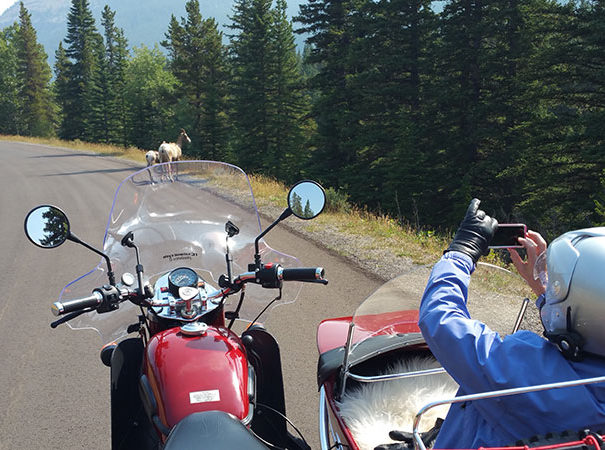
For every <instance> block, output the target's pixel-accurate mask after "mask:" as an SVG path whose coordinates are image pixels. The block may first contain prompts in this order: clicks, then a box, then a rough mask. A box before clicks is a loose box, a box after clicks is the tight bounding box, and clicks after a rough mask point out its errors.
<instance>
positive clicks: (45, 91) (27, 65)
mask: <svg viewBox="0 0 605 450" xmlns="http://www.w3.org/2000/svg"><path fill="white" fill-rule="evenodd" d="M19 5H20V6H19V8H20V9H19V28H18V30H17V33H16V35H15V43H16V47H17V77H18V80H19V98H20V102H19V112H18V117H19V121H20V127H19V128H20V130H19V131H20V133H21V134H23V135H26V136H50V135H52V134H54V120H53V118H54V104H53V98H52V95H51V91H50V78H51V71H50V67H49V66H48V63H47V62H46V53H45V52H44V48H43V47H42V45H41V44H39V43H38V40H37V37H36V30H35V29H34V27H33V25H32V23H31V14H30V13H29V12H28V11H27V9H26V8H25V6H24V5H23V2H20V4H19Z"/></svg>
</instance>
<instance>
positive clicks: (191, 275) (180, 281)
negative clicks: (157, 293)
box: [168, 267, 198, 298]
mask: <svg viewBox="0 0 605 450" xmlns="http://www.w3.org/2000/svg"><path fill="white" fill-rule="evenodd" d="M197 285H198V275H197V273H196V272H195V271H194V270H193V269H190V268H189V267H179V268H178V269H174V270H173V271H172V272H170V273H169V274H168V291H169V292H170V293H171V294H172V295H173V296H174V298H179V288H182V287H194V288H197Z"/></svg>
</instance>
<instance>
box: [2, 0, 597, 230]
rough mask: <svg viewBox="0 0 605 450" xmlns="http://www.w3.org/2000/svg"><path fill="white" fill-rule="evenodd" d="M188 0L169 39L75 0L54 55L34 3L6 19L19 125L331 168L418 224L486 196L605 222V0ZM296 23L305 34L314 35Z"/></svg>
mask: <svg viewBox="0 0 605 450" xmlns="http://www.w3.org/2000/svg"><path fill="white" fill-rule="evenodd" d="M286 7H287V5H286V0H234V1H233V9H232V15H231V17H230V21H231V22H230V24H229V26H228V32H226V33H225V35H224V34H223V32H221V31H219V26H218V24H217V22H216V21H215V19H214V18H212V17H205V16H204V15H203V11H201V10H200V4H199V1H198V0H187V2H186V15H185V17H174V16H172V17H167V18H166V32H165V35H164V39H163V40H162V41H161V42H158V43H157V44H156V46H155V47H154V48H148V47H145V46H142V47H134V48H130V47H129V44H128V41H127V39H126V37H125V33H124V30H122V29H120V28H118V27H117V26H116V24H115V18H116V14H119V11H113V10H111V9H110V8H109V7H108V6H106V7H105V9H104V10H103V13H102V18H101V20H100V23H97V22H96V21H95V19H94V17H93V15H92V13H91V9H90V5H89V1H88V0H71V8H70V10H69V13H68V17H67V21H68V25H67V30H66V32H65V37H64V39H63V41H62V42H61V44H60V45H59V47H58V48H57V49H56V50H55V54H54V56H55V61H56V62H55V64H54V67H52V68H51V67H49V65H48V63H47V54H46V53H45V51H44V49H43V47H42V45H41V44H40V43H39V42H38V40H37V36H36V30H35V29H34V27H33V26H32V23H31V16H30V13H29V12H28V11H27V9H26V8H25V6H24V5H23V3H21V4H20V14H19V20H18V21H17V22H16V23H14V24H13V25H11V26H9V27H6V28H4V29H2V30H0V92H1V96H0V134H4V135H21V136H41V137H52V136H57V137H59V138H62V139H67V140H81V141H85V142H94V143H107V144H114V145H118V146H123V147H131V146H135V147H138V148H140V149H144V150H149V149H157V147H158V146H159V144H160V143H161V142H162V141H175V140H176V137H177V136H178V133H179V130H180V129H181V128H185V129H186V130H187V132H188V134H189V137H190V138H191V140H192V143H191V144H189V145H186V146H185V147H184V149H183V152H184V156H185V157H186V158H199V159H212V160H222V161H226V162H230V163H233V164H236V165H238V166H240V167H241V168H242V169H244V170H245V171H246V172H248V173H257V174H264V175H267V176H270V177H274V178H276V179H279V180H281V181H284V182H286V183H293V182H294V181H297V180H299V179H302V178H311V179H315V180H318V181H319V182H321V183H322V184H323V185H324V186H325V187H327V188H328V189H329V192H332V193H335V194H334V195H338V196H340V197H341V198H346V199H347V200H348V202H350V203H351V204H354V205H357V206H358V207H361V208H367V209H368V210H370V211H373V212H377V213H380V214H388V215H390V216H391V217H395V218H397V219H398V220H399V221H401V222H402V223H405V224H410V225H412V226H413V227H417V228H419V229H434V230H443V231H447V230H452V229H454V228H455V227H456V226H457V224H458V222H459V221H460V219H461V218H462V216H463V213H464V211H465V209H466V206H467V205H468V202H469V200H470V199H471V198H472V197H477V198H479V199H481V200H482V208H483V209H485V210H486V212H487V213H488V214H492V215H494V216H495V217H496V218H497V219H498V220H499V221H500V222H523V223H526V224H527V225H528V226H529V227H530V228H531V229H534V230H538V231H540V232H541V233H543V234H544V235H545V236H547V237H548V238H549V239H550V238H552V237H554V236H556V235H558V234H559V233H561V232H564V231H567V230H569V229H573V228H579V227H588V226H596V225H599V224H603V223H605V172H604V170H605V2H603V1H602V0H568V1H565V2H562V1H556V0H447V1H444V2H440V4H439V6H438V7H436V6H435V4H434V3H433V2H432V1H430V0H307V1H306V2H305V3H303V4H302V5H301V6H300V10H299V13H298V15H297V16H296V17H294V19H293V20H290V19H289V18H288V16H287V14H286ZM296 33H299V34H303V35H304V36H306V41H305V42H306V44H305V47H304V49H297V48H296V45H295V35H296Z"/></svg>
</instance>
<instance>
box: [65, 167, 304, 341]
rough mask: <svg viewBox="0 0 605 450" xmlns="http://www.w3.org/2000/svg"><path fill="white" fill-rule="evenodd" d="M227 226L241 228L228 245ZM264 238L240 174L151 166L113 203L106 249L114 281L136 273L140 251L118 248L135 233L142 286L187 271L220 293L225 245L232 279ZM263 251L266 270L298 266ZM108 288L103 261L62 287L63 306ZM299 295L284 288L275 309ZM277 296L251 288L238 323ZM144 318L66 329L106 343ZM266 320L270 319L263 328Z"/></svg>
mask: <svg viewBox="0 0 605 450" xmlns="http://www.w3.org/2000/svg"><path fill="white" fill-rule="evenodd" d="M228 221H231V222H232V223H233V224H234V225H236V226H237V227H238V228H239V234H237V235H235V236H234V237H232V238H229V240H228V241H227V233H226V231H225V224H226V223H227V222H228ZM74 225H75V226H76V227H77V223H74ZM260 231H261V224H260V218H259V215H258V212H257V209H256V203H255V200H254V197H253V194H252V188H251V186H250V181H249V179H248V177H247V175H246V174H245V173H244V172H243V171H242V170H241V169H239V168H238V167H235V166H232V165H229V164H226V163H220V162H212V161H182V162H177V163H171V166H169V165H168V163H166V164H158V165H154V166H151V167H148V168H145V169H142V170H140V171H138V172H135V173H134V174H132V175H131V176H129V177H127V178H126V179H125V180H124V181H122V183H121V184H120V185H119V186H118V189H117V191H116V194H115V196H114V201H113V205H112V208H111V211H110V214H109V219H108V222H107V228H106V231H105V239H104V244H103V249H104V252H105V253H106V254H107V255H108V256H109V258H110V260H111V264H112V269H113V271H114V273H115V276H116V279H117V280H119V279H120V277H121V276H122V275H123V274H124V273H127V272H128V273H131V274H135V273H136V272H135V267H136V254H135V251H134V249H132V248H128V247H124V246H122V245H121V241H122V238H123V237H124V236H125V235H126V234H127V233H129V232H132V233H133V234H134V239H133V241H134V244H135V245H136V246H137V247H138V248H139V252H140V258H141V264H142V265H143V267H144V269H145V273H144V280H143V281H144V282H150V283H151V284H152V285H153V283H154V282H155V281H156V280H157V279H158V278H159V277H160V276H162V275H164V274H166V273H168V272H169V271H171V270H173V269H175V268H178V267H189V268H191V269H194V270H195V271H196V272H197V273H198V275H199V276H200V277H202V278H203V279H204V280H205V281H206V282H207V283H208V284H210V285H212V286H213V287H214V288H218V278H219V276H220V275H221V274H224V273H226V272H227V265H226V259H225V250H226V245H227V242H228V245H229V249H230V253H231V256H232V259H233V263H232V271H233V276H234V277H235V276H237V275H238V274H240V273H243V272H247V271H248V264H250V263H253V262H254V239H255V238H256V236H258V234H259V233H260ZM259 249H260V254H261V257H262V261H263V263H269V262H273V263H279V264H281V265H282V266H284V267H296V266H298V265H299V263H298V261H297V259H296V258H294V257H292V256H288V255H285V254H283V253H280V252H277V251H275V250H273V249H271V248H270V247H268V246H267V245H266V243H265V242H264V241H262V240H261V242H260V246H259ZM106 283H107V267H106V265H105V262H104V260H101V262H100V263H99V265H98V266H97V267H96V268H94V269H93V270H91V271H90V272H88V273H87V274H85V275H83V276H82V277H80V278H78V279H76V280H74V281H72V282H71V283H69V284H68V285H67V286H65V288H63V290H62V291H61V294H60V297H59V300H63V301H64V300H69V299H73V298H76V297H83V296H88V295H90V292H91V291H92V289H94V288H96V287H99V286H101V285H103V284H106ZM299 291H300V283H284V288H283V293H282V298H281V300H279V301H278V302H276V303H275V305H277V304H283V303H289V302H293V301H294V300H295V299H296V297H297V295H298V292H299ZM276 295H277V291H276V290H272V289H263V288H261V287H260V286H257V285H254V284H252V283H250V284H249V285H248V286H247V287H246V297H245V301H244V304H243V306H242V309H241V310H240V317H241V318H242V319H244V320H254V319H255V318H256V316H257V315H258V313H259V312H260V311H261V310H262V309H263V308H264V307H265V306H266V305H267V304H268V303H269V302H270V301H271V300H272V299H273V298H274V297H275V296H276ZM238 299H239V295H234V296H232V297H229V298H228V299H227V302H226V306H225V308H226V310H229V309H234V308H230V305H231V304H233V303H236V302H237V301H238ZM139 313H140V311H139V309H138V307H136V306H135V305H133V304H132V303H130V302H123V303H121V304H120V308H119V310H117V311H113V312H110V313H104V314H98V313H96V312H91V313H87V314H83V315H82V316H80V317H78V318H76V319H73V320H72V321H70V322H68V323H69V325H70V327H71V328H73V329H94V330H96V331H97V332H98V333H99V334H100V335H101V337H102V338H103V341H104V342H109V341H111V340H116V339H119V338H120V337H122V336H124V335H125V334H126V329H127V327H128V325H130V324H133V323H136V322H137V314H139ZM266 316H267V312H265V313H264V315H263V316H262V317H261V319H260V321H263V320H266Z"/></svg>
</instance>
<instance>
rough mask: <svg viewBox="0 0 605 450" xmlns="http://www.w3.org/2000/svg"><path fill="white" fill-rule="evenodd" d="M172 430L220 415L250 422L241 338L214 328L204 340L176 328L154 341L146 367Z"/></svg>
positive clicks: (163, 416)
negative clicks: (189, 419)
mask: <svg viewBox="0 0 605 450" xmlns="http://www.w3.org/2000/svg"><path fill="white" fill-rule="evenodd" d="M143 374H145V375H146V376H147V378H148V379H149V383H150V385H151V389H152V390H153V394H154V396H155V399H156V402H157V405H158V416H159V418H160V420H161V421H162V423H163V424H164V425H166V427H168V428H169V429H170V428H172V427H173V426H174V425H176V424H177V423H178V422H179V421H180V420H181V419H183V418H184V417H186V416H188V415H189V414H192V413H196V412H202V411H211V410H220V411H224V412H227V413H230V414H232V415H234V416H235V417H237V418H238V419H240V420H242V421H245V419H246V418H247V417H248V415H249V413H250V404H249V398H248V382H249V376H248V362H247V359H246V353H245V349H244V347H243V346H242V343H241V340H240V339H239V337H238V336H237V335H236V334H235V333H233V332H231V331H230V330H228V329H227V328H223V327H215V326H210V327H208V330H207V331H206V332H205V333H204V334H203V335H202V336H187V335H184V334H183V333H182V332H181V331H180V328H171V329H169V330H165V331H162V332H159V333H157V334H155V335H154V336H152V337H151V339H150V340H149V343H148V345H147V348H146V349H145V356H144V361H143Z"/></svg>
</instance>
